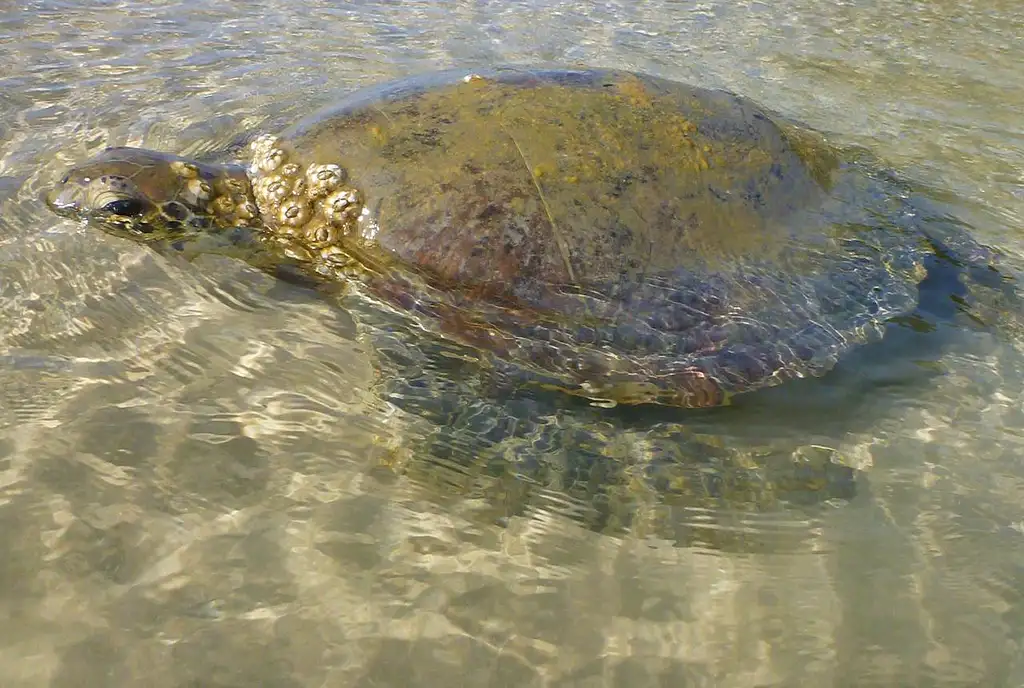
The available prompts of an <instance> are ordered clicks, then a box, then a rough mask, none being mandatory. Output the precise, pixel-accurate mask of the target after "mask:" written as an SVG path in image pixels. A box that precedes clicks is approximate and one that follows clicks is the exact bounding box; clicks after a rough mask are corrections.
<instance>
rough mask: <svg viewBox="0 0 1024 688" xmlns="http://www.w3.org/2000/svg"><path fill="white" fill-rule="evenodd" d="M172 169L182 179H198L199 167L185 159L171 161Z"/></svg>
mask: <svg viewBox="0 0 1024 688" xmlns="http://www.w3.org/2000/svg"><path fill="white" fill-rule="evenodd" d="M171 171H172V172H174V174H176V175H178V176H179V177H181V178H182V179H198V177H199V168H198V167H196V166H195V165H194V164H193V163H190V162H185V161H184V160H175V161H174V162H172V163H171Z"/></svg>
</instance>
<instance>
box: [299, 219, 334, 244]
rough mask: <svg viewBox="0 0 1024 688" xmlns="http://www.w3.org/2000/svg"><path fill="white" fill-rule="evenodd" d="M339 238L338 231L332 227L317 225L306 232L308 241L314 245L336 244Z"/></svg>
mask: <svg viewBox="0 0 1024 688" xmlns="http://www.w3.org/2000/svg"><path fill="white" fill-rule="evenodd" d="M337 238H338V231H337V229H335V228H334V227H332V226H331V225H327V224H317V225H315V226H313V227H310V228H309V229H308V230H306V240H307V241H309V242H310V243H311V244H314V245H323V244H331V243H334V241H335V240H337Z"/></svg>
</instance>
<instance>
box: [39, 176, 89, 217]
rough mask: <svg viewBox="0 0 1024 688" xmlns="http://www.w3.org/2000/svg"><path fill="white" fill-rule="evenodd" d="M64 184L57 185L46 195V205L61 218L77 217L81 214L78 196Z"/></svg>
mask: <svg viewBox="0 0 1024 688" xmlns="http://www.w3.org/2000/svg"><path fill="white" fill-rule="evenodd" d="M75 191H76V190H75V189H72V188H70V187H68V186H67V185H65V184H59V185H57V186H55V187H54V188H52V189H50V190H49V191H48V192H47V193H46V197H45V201H46V205H48V206H49V207H50V210H52V211H53V212H55V213H57V214H58V215H60V216H61V217H77V216H78V215H79V214H80V213H81V204H80V202H79V199H78V196H79V194H77V193H75Z"/></svg>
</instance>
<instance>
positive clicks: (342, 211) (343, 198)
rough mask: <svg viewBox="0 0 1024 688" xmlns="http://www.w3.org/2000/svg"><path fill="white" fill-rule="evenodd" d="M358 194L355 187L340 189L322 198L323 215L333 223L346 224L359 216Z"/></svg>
mask: <svg viewBox="0 0 1024 688" xmlns="http://www.w3.org/2000/svg"><path fill="white" fill-rule="evenodd" d="M360 210H361V207H360V204H359V194H358V192H357V191H356V190H355V189H341V190H339V191H335V192H334V193H332V194H331V195H329V196H328V197H327V198H325V199H324V204H323V213H324V217H326V218H327V220H328V221H329V222H331V223H332V224H334V225H338V226H341V225H346V224H348V223H349V222H351V221H352V220H354V219H355V218H356V217H358V216H359V211H360Z"/></svg>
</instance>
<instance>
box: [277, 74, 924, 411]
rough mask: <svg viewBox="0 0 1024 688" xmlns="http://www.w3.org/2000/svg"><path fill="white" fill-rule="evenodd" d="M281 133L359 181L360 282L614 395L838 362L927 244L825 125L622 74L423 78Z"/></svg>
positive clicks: (914, 273) (899, 309) (470, 337)
mask: <svg viewBox="0 0 1024 688" xmlns="http://www.w3.org/2000/svg"><path fill="white" fill-rule="evenodd" d="M281 146H282V150H283V151H284V152H285V154H286V155H287V157H288V160H289V161H292V162H295V163H298V165H299V167H300V168H302V169H306V168H307V167H308V166H310V165H316V164H337V165H340V166H341V167H343V168H344V171H345V173H346V174H347V177H348V181H349V183H350V184H351V186H352V187H354V188H356V189H358V190H359V193H360V194H362V203H363V208H364V210H363V213H362V215H361V216H360V218H359V220H358V222H355V223H353V227H354V229H352V230H351V231H350V232H348V233H347V234H346V235H345V236H343V237H341V238H339V239H338V240H337V242H336V243H338V244H340V245H341V246H342V248H343V249H344V250H345V252H346V254H347V255H350V256H354V257H355V258H356V259H357V261H356V262H357V263H358V265H359V266H360V267H359V270H356V271H355V274H357V276H359V277H360V280H361V283H362V284H364V285H366V287H367V293H369V294H371V295H373V296H374V297H375V298H378V299H381V300H382V301H383V302H386V303H388V304H391V305H392V306H395V307H398V308H401V309H403V310H405V311H407V312H410V313H414V314H415V315H416V316H417V317H418V318H419V319H420V321H421V322H422V323H424V324H425V325H427V326H429V327H431V328H432V329H435V330H437V331H439V332H441V333H443V334H445V335H447V336H450V337H454V338H455V339H458V340H460V341H462V342H464V343H467V344H469V345H472V346H473V347H475V348H476V349H477V350H479V351H481V352H485V353H487V354H488V356H487V357H486V358H487V359H488V360H490V361H492V362H493V363H494V364H495V365H496V366H498V367H500V368H501V369H502V370H506V371H515V372H516V373H517V374H520V375H522V374H526V376H527V377H528V378H529V379H532V380H534V381H536V382H540V383H542V384H547V385H550V386H553V387H557V388H560V389H563V390H566V391H569V392H570V393H573V394H578V395H582V396H586V397H589V398H591V399H595V400H602V401H607V402H613V403H644V402H654V403H663V404H670V405H676V406H685V407H701V406H713V405H719V404H723V403H727V402H728V400H729V399H730V398H731V396H732V395H734V394H736V393H740V392H746V391H750V390H753V389H757V388H760V387H765V386H768V385H773V384H776V383H778V382H781V381H783V380H786V379H790V378H794V377H803V376H808V375H819V374H822V373H824V372H825V371H827V370H828V369H829V368H831V367H832V366H833V365H834V363H835V361H836V360H837V358H838V357H839V356H840V355H841V354H842V353H843V352H844V351H846V350H847V349H848V348H849V347H851V346H853V345H855V344H858V343H863V342H866V341H869V340H871V339H873V338H876V337H877V336H879V334H880V332H881V329H882V327H883V325H884V323H885V321H886V320H887V319H889V318H891V317H892V316H894V315H897V314H901V313H905V312H907V311H909V310H911V309H913V307H914V306H915V303H916V300H917V284H918V283H919V282H920V281H921V279H922V278H923V276H924V271H923V269H922V267H921V266H922V260H923V259H924V257H925V256H926V255H928V254H929V252H930V251H931V249H930V247H929V246H928V245H927V242H925V241H922V235H921V234H920V233H919V232H917V230H916V229H915V224H914V221H913V220H912V212H911V211H910V210H909V209H908V208H906V207H904V206H905V203H904V202H903V201H902V200H901V198H900V196H899V194H896V193H893V192H891V190H889V189H886V188H883V185H884V183H885V182H883V181H880V180H879V179H876V178H875V177H873V176H872V175H871V173H870V172H869V171H868V170H867V169H866V168H862V166H860V165H859V164H857V163H856V162H851V161H847V160H844V158H843V156H842V155H841V154H840V153H839V152H838V151H837V150H836V149H835V148H833V147H831V146H830V145H829V144H828V143H827V142H826V141H825V139H824V138H823V137H822V136H821V135H820V134H818V133H816V132H814V131H812V130H810V129H808V128H806V127H803V126H800V125H798V124H795V123H792V122H789V121H787V120H785V119H783V118H781V117H779V116H778V115H776V114H774V113H771V112H769V111H766V110H765V109H763V108H761V107H759V106H758V105H756V104H754V103H753V102H751V101H749V100H747V99H745V98H742V97H738V96H736V95H733V94H731V93H727V92H722V91H714V90H706V89H702V88H696V87H693V86H688V85H684V84H680V83H675V82H671V81H666V80H663V79H660V78H655V77H651V76H646V75H639V74H633V73H628V72H619V71H608V70H578V71H575V70H550V71H543V70H525V69H518V68H515V69H512V68H506V69H496V70H492V71H487V72H480V73H477V74H467V73H466V72H464V71H463V72H448V73H442V74H434V75H430V76H427V77H422V76H421V77H417V78H414V79H409V80H405V81H400V82H393V83H390V84H387V85H385V86H380V87H375V88H372V89H369V90H365V91H360V92H357V93H355V94H353V95H352V96H350V97H348V98H346V99H345V100H344V101H342V102H341V103H339V104H338V105H336V106H334V107H332V108H330V109H328V110H326V111H324V112H321V113H319V114H317V115H315V116H313V117H311V118H309V119H306V120H304V121H302V122H300V123H298V124H297V125H296V126H294V127H292V128H291V129H289V130H287V131H286V132H284V133H283V134H282V135H281ZM271 231H282V230H280V228H278V229H275V228H274V227H271ZM350 274H352V273H351V271H350Z"/></svg>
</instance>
